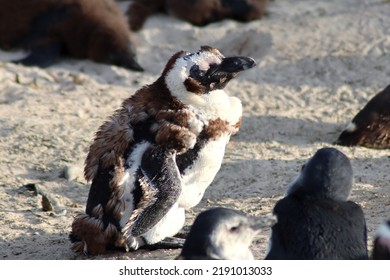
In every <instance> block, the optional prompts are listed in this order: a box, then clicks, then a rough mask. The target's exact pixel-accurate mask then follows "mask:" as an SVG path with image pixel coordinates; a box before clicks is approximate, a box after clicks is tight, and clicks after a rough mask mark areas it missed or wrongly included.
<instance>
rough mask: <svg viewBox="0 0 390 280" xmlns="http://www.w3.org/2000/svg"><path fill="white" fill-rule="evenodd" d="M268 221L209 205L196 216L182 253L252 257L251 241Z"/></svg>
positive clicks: (191, 256) (188, 255)
mask: <svg viewBox="0 0 390 280" xmlns="http://www.w3.org/2000/svg"><path fill="white" fill-rule="evenodd" d="M268 223H269V221H265V220H261V219H257V218H254V217H249V216H246V215H245V214H244V213H242V212H239V211H236V210H232V209H228V208H222V207H217V208H212V209H210V210H207V211H204V212H202V213H200V214H199V215H198V216H197V218H196V219H195V221H194V223H193V225H192V227H191V231H190V233H189V234H188V236H187V238H186V241H185V243H184V246H183V250H182V252H181V254H180V255H181V256H182V257H183V258H185V259H197V258H198V259H225V260H229V259H230V260H233V259H253V255H252V252H251V251H250V249H249V246H250V244H251V243H252V241H253V239H254V238H255V236H256V235H257V233H258V232H259V230H260V228H262V227H265V226H266V225H267V226H268V225H269V224H268Z"/></svg>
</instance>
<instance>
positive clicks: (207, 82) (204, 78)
mask: <svg viewBox="0 0 390 280" xmlns="http://www.w3.org/2000/svg"><path fill="white" fill-rule="evenodd" d="M255 65H256V63H255V61H254V60H253V59H252V58H250V57H242V56H239V57H224V56H223V55H222V54H221V53H220V52H219V51H218V50H217V49H215V48H212V47H209V46H203V47H202V48H201V49H200V50H199V51H198V52H194V53H187V52H184V51H180V52H178V53H176V54H175V55H173V56H172V58H171V59H170V60H169V61H168V63H167V65H166V67H165V69H164V70H163V72H162V75H161V76H160V77H159V78H158V79H157V80H156V81H155V82H154V83H152V84H150V85H147V86H144V87H142V88H141V89H139V90H138V91H137V92H136V93H135V94H134V95H132V96H131V97H129V98H128V99H126V100H124V102H123V103H122V106H121V108H119V109H118V110H117V111H116V112H115V113H114V114H113V115H112V116H111V117H110V118H109V119H108V120H107V121H106V122H105V123H103V125H102V126H101V127H100V128H99V130H98V132H97V133H96V136H95V139H94V141H93V143H92V145H91V146H90V149H89V153H88V156H87V158H86V162H85V170H84V171H85V177H86V179H87V180H92V184H91V188H90V192H89V196H88V200H87V207H86V213H85V214H80V215H79V216H77V217H76V218H75V220H74V222H73V224H72V233H71V235H70V238H71V241H73V242H74V244H73V249H74V250H75V251H83V252H85V253H89V254H99V253H103V252H104V251H105V250H106V249H107V248H110V247H124V248H125V249H126V250H136V249H138V248H139V247H140V246H142V245H148V244H156V243H158V242H160V241H162V240H163V239H165V238H166V237H172V236H174V235H175V234H176V233H177V232H178V231H179V230H180V229H181V228H182V227H183V225H184V222H185V213H184V210H185V209H188V208H191V207H193V206H195V205H197V204H198V203H199V202H200V200H201V199H202V197H203V193H204V191H205V190H206V188H207V187H208V186H209V185H210V183H211V182H212V181H213V179H214V177H215V175H216V174H217V172H218V170H219V168H220V167H221V163H222V159H223V156H224V151H225V146H226V144H227V143H228V141H229V139H230V136H231V135H232V134H235V133H236V132H237V131H238V129H239V127H240V124H241V117H242V106H241V102H240V100H239V99H238V98H236V97H229V96H228V95H227V94H226V93H225V92H224V91H223V88H224V87H225V86H226V85H227V83H228V82H229V81H230V80H231V79H232V78H234V77H235V76H236V75H237V74H238V73H239V72H240V71H243V70H246V69H249V68H252V67H254V66H255Z"/></svg>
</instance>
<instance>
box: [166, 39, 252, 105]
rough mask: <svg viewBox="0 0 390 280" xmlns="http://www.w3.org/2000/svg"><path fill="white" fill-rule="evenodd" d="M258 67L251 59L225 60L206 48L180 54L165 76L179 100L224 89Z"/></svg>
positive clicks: (236, 57)
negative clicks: (191, 95) (237, 77)
mask: <svg viewBox="0 0 390 280" xmlns="http://www.w3.org/2000/svg"><path fill="white" fill-rule="evenodd" d="M254 66H256V62H255V61H254V60H253V59H252V58H250V57H247V56H234V57H224V56H223V55H222V54H221V52H220V51H219V50H218V49H216V48H213V47H209V46H202V47H201V49H200V50H199V51H197V52H194V53H187V52H184V51H181V52H178V53H176V54H175V55H174V56H173V57H172V58H171V59H170V60H169V61H168V63H167V66H166V67H165V69H164V71H163V73H162V76H164V77H165V82H166V84H167V86H168V88H169V90H170V91H171V93H172V94H173V95H174V96H176V97H178V98H179V100H180V99H181V97H183V95H185V94H196V95H198V96H200V95H207V94H209V93H210V92H212V91H214V90H219V89H223V88H224V87H225V86H226V85H227V84H228V83H229V81H230V80H231V79H233V78H234V77H236V76H237V75H238V73H239V72H241V71H244V70H247V69H250V68H252V67H254Z"/></svg>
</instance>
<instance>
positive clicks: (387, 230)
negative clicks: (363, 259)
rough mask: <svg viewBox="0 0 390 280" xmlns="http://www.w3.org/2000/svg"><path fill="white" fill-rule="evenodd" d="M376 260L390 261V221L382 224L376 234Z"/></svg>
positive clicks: (374, 251) (373, 256)
mask: <svg viewBox="0 0 390 280" xmlns="http://www.w3.org/2000/svg"><path fill="white" fill-rule="evenodd" d="M372 258H373V259H374V260H390V220H389V221H387V222H384V223H383V224H381V225H380V226H379V228H378V230H377V232H376V234H375V239H374V248H373V252H372Z"/></svg>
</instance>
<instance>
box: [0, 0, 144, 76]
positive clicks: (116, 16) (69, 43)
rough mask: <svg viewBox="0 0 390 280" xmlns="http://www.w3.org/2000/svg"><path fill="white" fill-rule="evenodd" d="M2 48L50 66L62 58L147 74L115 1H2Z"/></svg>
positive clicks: (31, 62)
mask: <svg viewBox="0 0 390 280" xmlns="http://www.w3.org/2000/svg"><path fill="white" fill-rule="evenodd" d="M0 34H1V36H0V48H4V49H6V50H11V49H16V48H22V49H25V50H28V51H29V52H30V53H29V55H28V56H27V57H26V58H24V59H21V60H19V61H15V62H19V63H22V64H24V65H35V66H40V67H47V66H50V65H52V64H54V63H55V62H56V60H57V59H58V58H59V57H60V56H61V55H66V56H70V57H74V58H78V59H90V60H93V61H96V62H100V63H107V64H113V65H117V66H121V67H125V68H128V69H132V70H136V71H142V70H143V69H142V67H141V66H140V65H139V64H138V62H137V61H136V54H135V51H134V47H133V43H132V42H131V41H130V39H131V38H130V35H131V34H130V30H129V27H128V25H127V22H126V19H125V17H124V16H123V15H122V13H121V12H120V10H119V9H118V7H117V6H116V3H115V2H114V1H112V0H39V1H24V0H13V1H8V0H0Z"/></svg>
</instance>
